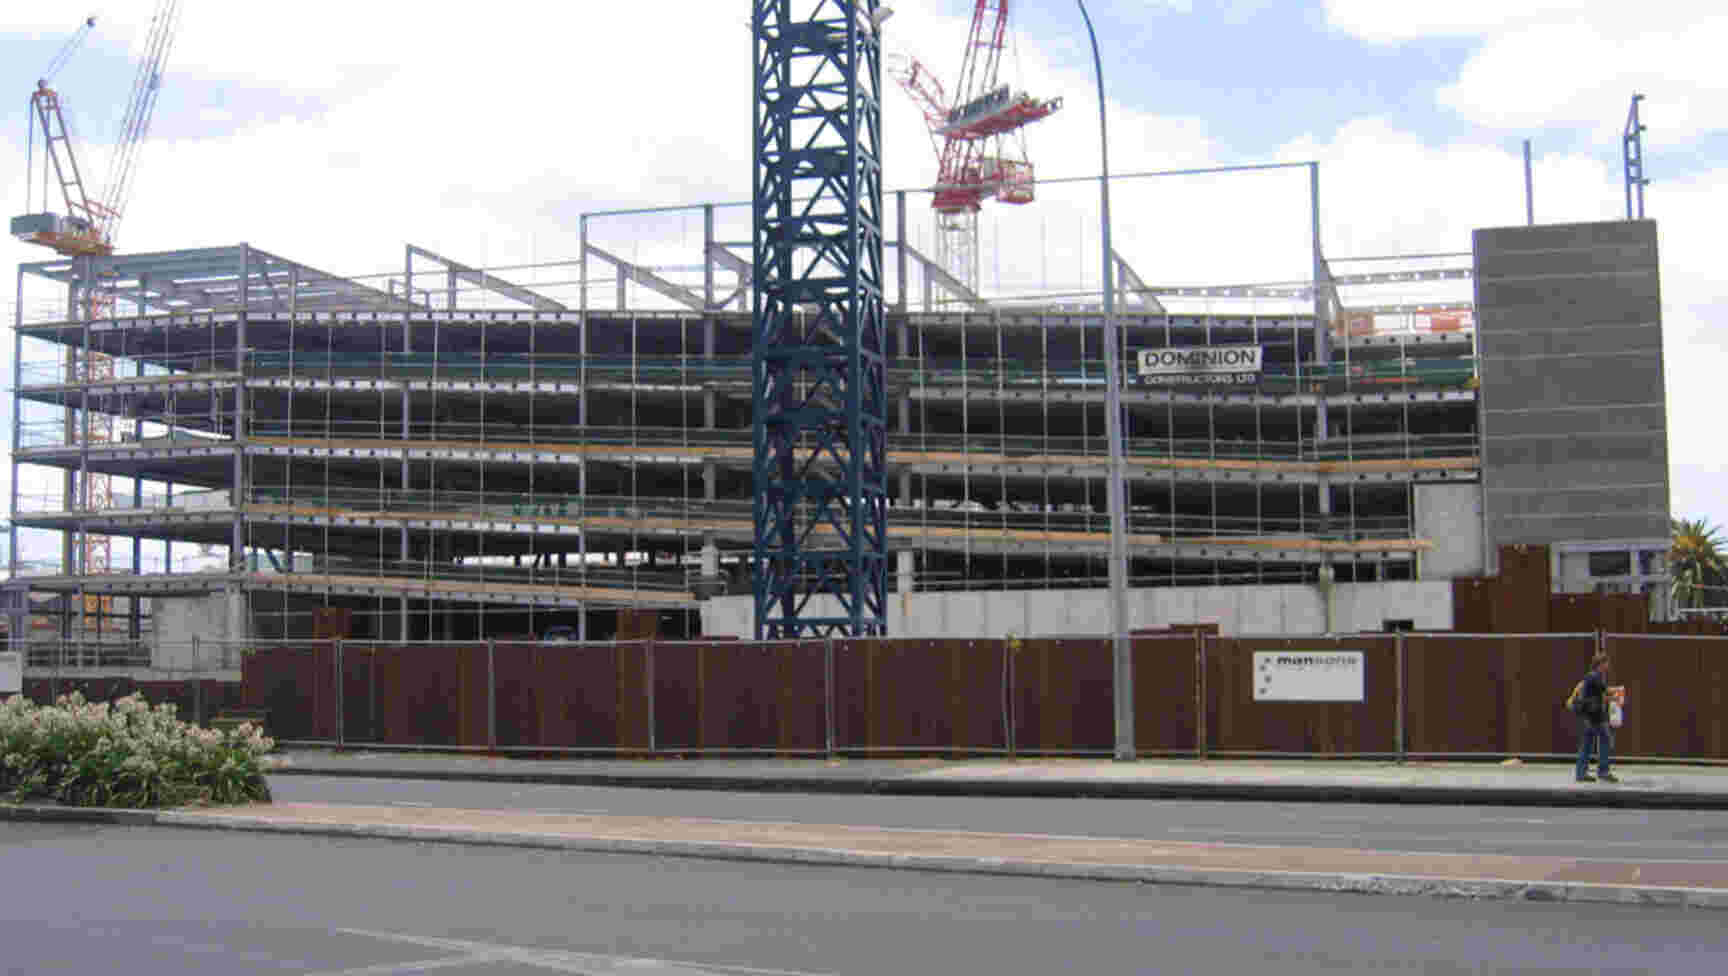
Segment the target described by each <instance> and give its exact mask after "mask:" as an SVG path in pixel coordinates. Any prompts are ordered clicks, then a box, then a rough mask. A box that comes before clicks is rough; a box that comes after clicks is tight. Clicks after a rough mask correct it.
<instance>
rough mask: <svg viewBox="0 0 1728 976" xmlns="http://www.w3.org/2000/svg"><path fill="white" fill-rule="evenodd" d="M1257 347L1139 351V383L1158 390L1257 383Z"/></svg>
mask: <svg viewBox="0 0 1728 976" xmlns="http://www.w3.org/2000/svg"><path fill="white" fill-rule="evenodd" d="M1260 356H1261V347H1260V346H1183V347H1176V348H1166V349H1142V350H1140V379H1141V380H1142V381H1143V382H1146V383H1151V384H1154V385H1160V386H1183V385H1190V386H1229V385H1235V384H1242V383H1253V382H1256V381H1258V380H1259V379H1260Z"/></svg>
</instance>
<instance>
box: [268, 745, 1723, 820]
mask: <svg viewBox="0 0 1728 976" xmlns="http://www.w3.org/2000/svg"><path fill="white" fill-rule="evenodd" d="M1615 772H1616V774H1617V775H1618V776H1619V777H1620V779H1621V782H1620V783H1618V784H1606V783H1574V782H1573V781H1572V767H1571V764H1570V763H1559V762H1543V763H1524V764H1517V765H1503V764H1498V763H1471V762H1444V763H1440V762H1429V763H1391V762H1354V761H1341V760H1279V761H1255V760H1210V761H1203V760H1144V761H1139V762H1132V763H1116V762H1111V761H1109V760H1104V759H1098V760H1093V759H1016V760H944V759H837V760H822V759H778V758H777V759H696V760H679V759H640V760H638V759H509V758H497V757H490V756H461V755H447V754H429V753H402V752H381V751H380V752H367V751H363V750H362V751H348V752H329V751H296V752H290V753H286V754H284V755H282V756H281V757H280V758H279V761H278V763H277V765H276V766H275V767H274V768H273V769H272V774H273V775H313V776H357V777H363V778H371V779H434V780H472V781H477V782H508V783H541V784H553V785H562V786H626V787H628V786H634V787H643V788H653V789H703V790H729V791H750V792H763V791H768V792H788V791H790V792H807V793H842V794H847V793H850V794H862V793H875V794H886V795H906V796H1058V797H1087V796H1090V797H1121V798H1145V799H1157V798H1164V799H1171V798H1181V799H1196V800H1224V799H1240V800H1257V801H1274V802H1342V803H1443V804H1468V805H1480V806H1545V807H1621V808H1642V809H1663V808H1666V809H1682V810H1728V765H1722V766H1706V765H1692V766H1687V765H1667V764H1634V765H1629V766H1617V767H1615Z"/></svg>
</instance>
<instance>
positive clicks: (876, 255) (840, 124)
mask: <svg viewBox="0 0 1728 976" xmlns="http://www.w3.org/2000/svg"><path fill="white" fill-rule="evenodd" d="M877 12H878V3H877V0H756V2H755V6H754V11H753V14H752V17H751V29H752V34H753V44H754V63H755V76H754V79H753V81H754V83H753V89H754V96H755V107H754V112H753V124H754V128H753V131H752V143H753V149H754V159H755V178H754V184H753V193H752V205H753V213H752V250H753V255H754V259H753V263H754V264H755V266H756V275H757V278H756V284H757V290H756V299H755V309H754V321H753V329H752V351H751V375H752V394H753V396H752V400H753V413H752V418H753V419H752V438H753V446H754V464H753V475H754V479H755V484H754V490H755V497H754V504H753V515H754V529H755V538H754V545H753V552H752V562H753V592H754V596H755V630H756V636H757V638H758V639H773V638H783V637H801V636H806V635H818V636H828V635H850V636H870V635H879V634H885V633H886V632H887V579H888V577H887V566H888V563H887V559H888V552H887V529H888V476H887V394H886V356H887V330H886V314H885V308H884V302H883V294H882V287H883V275H882V219H881V216H882V170H881V146H882V136H881V123H882V102H881V90H882V49H881V41H880V37H879V35H878V34H877V31H876V26H877V16H876V15H877ZM824 528H826V529H828V530H830V531H832V533H833V539H834V540H835V541H833V542H829V541H827V540H826V539H824V541H822V542H821V543H818V542H817V541H816V540H817V539H818V534H817V533H818V531H819V530H820V529H824ZM818 596H825V597H830V598H832V599H833V600H835V601H837V603H838V607H837V608H832V609H831V608H821V609H818V608H816V607H812V606H811V604H812V601H813V600H814V599H815V598H816V597H818ZM818 606H820V605H818Z"/></svg>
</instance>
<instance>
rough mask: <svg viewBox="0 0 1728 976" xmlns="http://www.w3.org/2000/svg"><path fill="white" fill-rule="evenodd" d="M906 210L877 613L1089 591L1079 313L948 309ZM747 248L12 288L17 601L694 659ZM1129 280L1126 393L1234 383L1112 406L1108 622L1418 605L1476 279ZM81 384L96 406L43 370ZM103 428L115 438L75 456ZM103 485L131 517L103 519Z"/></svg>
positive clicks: (275, 633) (1463, 456)
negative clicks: (1118, 608)
mask: <svg viewBox="0 0 1728 976" xmlns="http://www.w3.org/2000/svg"><path fill="white" fill-rule="evenodd" d="M1124 179H1133V177H1128V178H1124ZM909 195H910V196H913V197H914V198H915V197H916V194H908V193H904V192H903V193H898V194H892V195H890V198H889V200H888V201H887V202H888V204H889V206H888V207H886V208H885V209H886V210H889V211H892V212H893V213H895V214H896V215H897V217H896V220H895V222H894V223H892V225H891V231H890V232H888V233H885V236H888V237H890V239H889V240H887V241H886V242H885V245H886V250H887V252H888V260H887V262H886V263H887V271H888V275H887V280H886V281H885V283H884V288H883V290H884V295H885V298H886V300H887V303H888V308H887V336H886V338H887V346H888V359H887V371H886V388H887V403H888V418H887V419H888V424H889V428H888V429H889V434H888V450H887V458H886V464H887V469H888V478H889V485H888V492H889V503H890V509H889V516H888V529H887V532H888V547H889V550H890V552H891V554H892V557H891V558H892V560H893V562H892V563H891V567H890V577H891V580H892V583H891V588H892V589H894V590H896V591H898V592H901V593H905V592H911V591H914V590H980V589H985V590H988V589H996V590H1001V589H1021V588H1050V589H1069V588H1091V587H1102V586H1104V585H1105V581H1106V579H1107V573H1106V571H1105V559H1106V555H1107V548H1108V546H1107V543H1108V524H1107V515H1106V512H1105V507H1104V492H1103V479H1104V477H1105V474H1106V469H1107V464H1106V459H1107V450H1106V444H1105V439H1104V430H1105V423H1104V414H1103V409H1104V407H1103V403H1104V391H1103V375H1102V372H1101V370H1102V367H1101V363H1102V362H1103V358H1104V357H1103V355H1102V349H1101V348H1100V347H1099V340H1100V334H1101V332H1100V329H1099V328H1098V327H1097V326H1098V322H1099V320H1100V317H1101V311H1100V309H1099V307H1098V305H1097V303H1096V293H1095V292H1093V293H1088V292H1087V291H1086V290H1085V289H1084V287H1083V284H1084V283H1083V282H1082V283H1079V284H1064V283H1060V282H1057V283H1055V284H1053V285H1049V284H1047V285H1046V286H1043V287H1028V286H1026V285H1025V284H1023V283H1016V282H1010V283H1009V285H1008V286H1007V287H1000V290H999V291H998V292H997V293H993V294H978V293H976V292H971V291H969V290H966V289H964V287H963V286H961V285H960V284H959V283H958V282H953V281H952V280H951V279H949V278H947V277H946V276H945V273H944V272H942V271H941V268H940V266H939V265H938V263H937V262H936V261H934V260H932V259H928V258H926V257H925V253H926V252H925V251H923V250H922V249H921V248H920V246H919V239H920V233H921V231H920V228H919V227H916V226H914V225H913V224H911V223H909V221H908V214H909V213H910V214H916V215H917V216H918V218H919V219H928V218H927V215H926V213H925V211H924V208H922V207H917V206H915V205H911V204H909V202H908V196H909ZM1045 196H1046V199H1048V198H1049V197H1050V196H1051V194H1045ZM914 203H915V201H914ZM748 219H749V211H748V207H747V205H734V204H706V205H697V206H694V207H680V208H659V209H656V210H653V211H613V212H606V213H599V214H590V215H587V216H584V217H583V219H582V230H583V243H582V247H581V249H580V253H579V255H578V257H576V258H574V259H571V260H567V261H557V262H548V263H539V264H533V265H517V266H511V267H485V268H483V267H480V266H478V265H471V264H466V263H463V262H462V261H461V260H459V259H458V258H455V257H447V256H444V255H442V254H439V253H436V252H433V251H431V250H428V249H426V248H423V247H419V246H415V245H408V246H406V247H405V248H404V255H403V262H402V264H401V265H400V267H399V269H398V270H394V271H391V272H387V273H384V274H380V275H363V276H341V275H334V274H328V273H325V272H322V271H319V270H317V269H316V268H314V267H312V266H309V265H305V264H301V263H298V262H294V261H290V260H288V259H285V258H281V257H278V256H276V255H274V254H271V253H268V252H265V251H261V250H259V249H257V248H252V247H249V246H246V245H238V246H233V247H223V248H206V249H199V250H190V251H172V252H162V253H157V254H143V255H122V256H114V257H111V258H94V259H80V261H78V262H73V261H57V262H43V263H39V264H29V265H24V266H22V267H21V268H20V271H19V282H20V283H19V294H20V301H19V308H18V311H17V313H16V316H17V317H16V321H15V323H14V326H15V332H16V340H15V351H16V352H17V353H18V355H17V357H16V360H15V362H16V366H15V370H16V371H15V375H14V377H13V391H14V407H15V409H14V420H13V422H14V430H13V438H14V441H13V443H14V450H13V466H14V467H13V471H14V478H13V489H12V491H13V498H12V504H11V510H12V515H13V522H14V529H13V532H14V533H18V532H25V533H34V535H32V536H31V538H32V539H34V540H35V541H34V542H30V541H28V540H27V542H26V544H25V545H23V546H22V547H21V546H20V545H17V544H15V545H14V546H13V547H12V557H11V558H12V571H13V576H14V579H15V580H17V581H21V582H26V583H27V584H28V587H29V590H30V593H31V594H32V598H33V599H34V600H35V601H36V602H35V603H34V604H32V606H34V607H40V608H42V611H41V612H43V613H48V612H51V611H52V612H55V613H58V614H60V615H61V618H64V619H60V618H56V619H57V621H58V622H57V623H56V624H55V630H57V631H58V632H59V633H60V635H61V636H62V637H63V638H64V637H67V636H69V635H72V634H75V633H79V634H81V633H86V632H89V631H92V630H100V629H101V628H103V627H106V628H108V630H110V631H113V632H115V633H116V634H117V635H119V634H124V635H125V639H129V640H132V641H138V640H141V639H143V637H144V636H145V634H146V631H148V630H149V624H148V621H149V620H150V619H151V613H150V608H151V607H152V606H154V607H155V608H156V611H157V612H156V614H155V616H157V617H161V615H162V614H161V611H162V608H163V607H164V606H167V602H166V601H175V600H183V599H193V600H196V599H201V598H208V599H212V600H215V601H217V602H218V603H219V604H220V605H221V606H222V607H223V608H224V609H223V610H222V611H221V612H222V613H223V614H226V615H227V616H226V618H225V620H221V621H220V622H221V623H222V624H223V626H224V627H225V628H226V630H225V631H224V633H225V635H226V637H227V638H228V639H235V640H243V639H252V640H269V639H289V638H299V637H313V636H319V637H329V636H349V637H354V638H368V639H379V640H451V639H476V638H487V637H492V638H500V639H501V638H506V637H517V638H520V637H524V636H532V637H542V636H545V635H547V634H549V633H559V634H564V635H569V636H574V637H579V638H588V639H602V638H606V637H612V636H617V635H620V634H624V635H626V636H648V635H649V632H652V633H657V634H659V635H662V636H668V637H674V636H687V635H693V634H694V633H696V632H697V631H698V629H699V627H700V624H699V617H700V615H699V609H700V607H701V602H702V601H703V600H708V599H716V598H725V597H737V598H740V599H747V598H748V596H747V595H748V594H749V593H750V592H751V590H750V586H751V579H750V558H751V545H752V538H753V522H752V508H751V498H752V493H753V492H752V473H751V472H752V463H753V453H754V452H753V446H752V441H751V403H752V384H751V370H750V359H751V348H752V331H751V329H752V327H751V318H750V315H749V313H748V312H746V311H744V309H746V308H748V307H749V304H750V301H751V299H752V297H753V290H754V289H753V284H754V278H753V270H752V268H751V265H750V261H749V259H748V258H747V257H746V255H747V254H748V253H749V249H748V248H749V242H748ZM667 227H675V228H677V232H676V233H664V232H663V231H664V230H665V228H667ZM925 232H926V233H927V229H926V230H925ZM930 236H933V235H930ZM986 240H988V238H986ZM1000 240H1001V239H1000V238H998V241H997V243H998V244H1000ZM1063 250H1064V253H1066V247H1064V248H1063ZM1124 250H1126V249H1124ZM1130 257H1131V255H1130V254H1128V253H1122V254H1119V255H1118V256H1117V260H1118V269H1119V270H1121V271H1124V272H1125V273H1124V274H1123V275H1122V277H1121V279H1120V280H1122V281H1123V282H1124V284H1125V289H1124V293H1125V299H1126V300H1125V303H1124V309H1125V310H1124V311H1122V312H1120V313H1119V315H1120V321H1121V326H1122V328H1121V337H1122V338H1121V341H1122V344H1123V349H1122V350H1121V353H1122V361H1123V362H1126V363H1133V362H1135V361H1136V357H1137V355H1138V352H1139V351H1140V350H1150V349H1166V348H1173V347H1174V348H1181V347H1195V346H1202V347H1225V346H1244V347H1258V348H1259V349H1260V350H1261V353H1260V356H1261V369H1260V371H1259V373H1258V374H1256V375H1255V376H1254V377H1253V379H1252V381H1251V382H1245V383H1241V384H1238V385H1234V386H1223V387H1217V388H1212V387H1205V388H1189V387H1178V386H1165V385H1158V384H1156V383H1154V382H1150V381H1148V380H1147V379H1146V378H1143V377H1139V376H1134V375H1131V376H1130V377H1129V379H1130V383H1129V385H1128V387H1127V389H1126V390H1125V391H1124V394H1123V397H1124V402H1125V413H1126V420H1127V423H1126V426H1125V431H1126V439H1127V471H1128V475H1127V476H1128V495H1129V508H1130V510H1129V513H1128V514H1129V530H1130V536H1131V538H1130V542H1131V552H1130V557H1131V562H1130V569H1131V573H1130V578H1131V583H1132V585H1133V586H1136V587H1151V586H1195V585H1208V586H1212V585H1224V584H1275V583H1315V582H1317V581H1320V580H1322V579H1335V580H1336V581H1338V582H1348V581H1353V580H1354V581H1372V580H1389V579H1413V578H1419V577H1420V576H1421V573H1422V570H1421V560H1422V556H1423V554H1424V552H1426V551H1427V549H1428V548H1429V547H1430V540H1427V539H1425V538H1424V537H1423V534H1422V532H1421V531H1420V528H1419V526H1418V524H1417V522H1418V520H1417V517H1416V506H1415V502H1414V494H1415V492H1416V491H1417V490H1418V488H1419V486H1422V485H1426V484H1433V483H1442V482H1475V481H1476V480H1477V479H1478V445H1477V436H1476V402H1475V385H1476V364H1475V350H1474V327H1473V325H1474V323H1473V320H1472V318H1471V312H1470V306H1469V302H1468V300H1467V295H1468V290H1469V289H1468V286H1469V284H1470V282H1469V272H1468V256H1467V255H1460V254H1457V253H1447V254H1435V255H1406V256H1398V257H1395V258H1379V257H1369V258H1355V259H1349V260H1330V261H1327V260H1325V259H1322V260H1321V261H1320V262H1319V270H1318V272H1317V274H1316V276H1315V278H1313V279H1309V280H1301V279H1297V280H1286V281H1272V282H1269V283H1267V282H1262V283H1258V284H1233V285H1203V284H1183V285H1167V284H1158V283H1155V282H1154V283H1151V284H1148V283H1147V282H1146V281H1145V280H1142V276H1141V275H1139V274H1135V273H1134V271H1135V267H1134V265H1136V264H1138V265H1139V266H1140V267H1141V268H1145V267H1152V266H1156V265H1153V264H1148V263H1147V261H1146V259H1145V258H1135V260H1133V261H1130ZM1024 270H1025V269H1020V271H1021V272H1024ZM1095 270H1096V269H1094V271H1095ZM91 275H95V276H100V278H101V280H102V282H103V284H104V287H105V290H106V293H108V294H111V295H112V296H113V301H112V302H110V303H109V304H108V305H107V306H106V307H105V309H104V311H105V315H103V316H100V317H98V316H79V315H72V316H67V315H65V314H64V313H62V314H59V315H55V314H51V313H49V314H40V313H38V314H33V315H30V316H28V319H29V320H28V321H27V316H26V314H25V309H26V308H27V307H30V308H34V307H35V306H33V305H30V304H29V303H28V302H26V301H25V300H24V294H25V287H24V282H25V280H26V279H27V278H28V279H29V280H30V281H31V282H34V283H35V284H36V285H42V284H43V283H46V284H47V285H48V286H52V287H59V288H67V289H77V288H79V287H82V285H83V283H84V282H85V281H86V280H88V278H89V276H91ZM998 277H999V278H1000V277H1001V275H1000V274H999V275H998ZM1035 277H1036V275H1033V274H1024V273H1022V274H1021V275H1020V282H1024V281H1026V280H1028V279H1031V278H1035ZM1460 292H1462V293H1463V295H1462V296H1461V295H1460ZM66 307H67V306H65V305H61V306H60V308H62V309H64V308H66ZM1316 310H1318V314H1317V312H1316ZM95 357H104V358H105V359H106V360H107V361H109V362H110V363H111V364H112V366H113V371H112V375H111V376H110V375H99V374H96V373H92V372H89V371H85V370H79V369H75V368H72V367H73V364H76V363H81V362H91V361H95ZM97 415H100V416H104V417H107V418H110V419H111V421H112V424H113V430H114V434H113V435H112V437H110V438H108V439H100V438H90V437H83V438H79V437H75V436H71V435H72V434H73V433H75V432H76V431H75V428H77V427H78V425H79V424H80V423H82V419H81V418H84V417H92V416H97ZM73 418H80V419H79V420H78V421H77V422H74V420H73ZM104 477H106V478H109V479H116V483H122V484H123V483H128V482H129V483H130V488H131V490H130V492H129V493H128V492H126V491H125V490H120V491H111V492H110V496H111V497H109V498H108V499H106V500H104V502H105V503H104V504H97V503H96V500H94V499H92V498H91V497H90V496H89V495H88V494H87V486H93V485H94V484H95V483H96V479H99V478H104ZM819 531H820V530H818V533H819ZM53 533H59V534H61V537H62V538H64V539H66V540H82V539H87V538H91V537H97V536H100V537H109V538H114V539H116V540H127V541H130V543H131V547H130V548H131V560H130V566H129V567H126V566H116V565H112V564H111V565H110V566H109V570H110V571H109V572H106V573H100V572H97V571H96V568H95V567H94V565H93V564H92V562H91V561H90V560H89V559H87V558H85V559H80V558H78V556H77V555H76V554H75V553H73V552H72V551H71V549H65V550H63V558H62V560H61V563H60V565H58V566H54V567H52V568H50V569H48V570H38V569H32V568H31V567H30V566H29V565H28V563H29V562H30V558H24V559H21V558H20V553H21V548H22V551H23V555H24V556H25V557H30V556H31V553H32V552H33V551H39V550H41V549H42V547H43V545H44V543H43V541H42V540H44V539H48V538H51V537H52V535H51V534H53ZM66 545H67V546H71V545H72V543H71V542H67V543H66ZM32 547H35V548H34V549H33V548H32ZM116 562H118V560H116ZM101 597H110V598H113V599H116V600H119V601H121V602H120V603H117V604H115V606H116V607H118V609H112V610H108V611H102V610H97V611H95V612H92V611H91V610H90V607H92V606H94V604H91V603H89V602H88V600H89V599H91V598H101ZM54 598H64V599H62V601H61V603H58V604H54V605H53V606H52V607H50V605H49V604H48V603H47V602H45V601H48V600H52V599H54ZM80 608H82V610H83V612H82V614H81V613H80V612H79V611H80ZM32 612H35V611H32ZM78 618H87V619H78ZM103 621H107V623H103Z"/></svg>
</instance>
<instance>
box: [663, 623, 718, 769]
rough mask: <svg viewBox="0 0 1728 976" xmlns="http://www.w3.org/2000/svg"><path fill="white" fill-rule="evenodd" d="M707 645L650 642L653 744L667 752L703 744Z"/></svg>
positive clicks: (697, 746) (690, 749)
mask: <svg viewBox="0 0 1728 976" xmlns="http://www.w3.org/2000/svg"><path fill="white" fill-rule="evenodd" d="M707 650H708V645H706V644H696V643H678V644H656V645H654V744H655V745H656V746H657V747H658V748H660V749H665V750H668V751H671V752H679V751H695V750H698V749H701V748H702V747H703V737H702V711H703V709H704V707H706V696H705V693H704V689H705V683H704V681H703V676H704V674H705V673H706V672H705V670H704V669H705V666H706V665H707V664H708V663H709V656H708V654H707Z"/></svg>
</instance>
